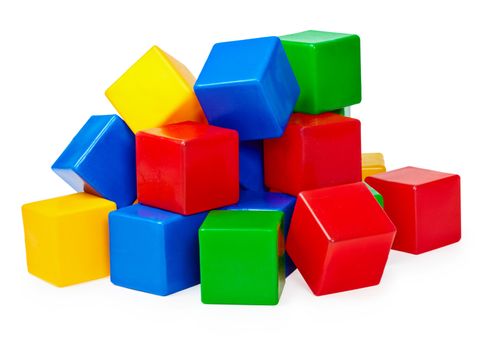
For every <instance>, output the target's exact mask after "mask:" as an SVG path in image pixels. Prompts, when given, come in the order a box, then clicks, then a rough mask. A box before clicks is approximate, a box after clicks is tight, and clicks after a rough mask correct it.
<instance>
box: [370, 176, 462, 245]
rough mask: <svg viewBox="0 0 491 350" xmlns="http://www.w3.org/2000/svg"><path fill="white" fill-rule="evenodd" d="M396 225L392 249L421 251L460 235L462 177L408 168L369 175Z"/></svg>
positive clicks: (456, 240)
mask: <svg viewBox="0 0 491 350" xmlns="http://www.w3.org/2000/svg"><path fill="white" fill-rule="evenodd" d="M366 182H367V183H368V184H369V185H370V186H372V187H373V188H375V189H376V190H377V191H378V192H380V194H382V196H383V197H384V202H385V210H386V212H387V214H388V215H389V217H390V218H391V219H392V221H393V222H394V224H395V225H396V227H397V235H396V238H395V241H394V245H393V246H392V248H393V249H396V250H401V251H404V252H408V253H412V254H421V253H424V252H427V251H430V250H433V249H437V248H440V247H443V246H446V245H449V244H452V243H455V242H458V241H459V240H460V237H461V219H460V177H459V176H458V175H452V174H446V173H441V172H437V171H432V170H426V169H420V168H414V167H406V168H402V169H397V170H393V171H389V172H387V173H381V174H377V175H374V176H370V177H367V178H366Z"/></svg>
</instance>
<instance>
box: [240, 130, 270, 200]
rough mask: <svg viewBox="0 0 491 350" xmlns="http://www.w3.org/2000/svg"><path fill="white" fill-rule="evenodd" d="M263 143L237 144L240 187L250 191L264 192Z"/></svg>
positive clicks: (242, 142)
mask: <svg viewBox="0 0 491 350" xmlns="http://www.w3.org/2000/svg"><path fill="white" fill-rule="evenodd" d="M263 164H264V153H263V141H262V140H259V141H241V142H240V143H239V171H240V187H241V188H243V189H246V190H252V191H265V190H266V187H265V186H264V166H263Z"/></svg>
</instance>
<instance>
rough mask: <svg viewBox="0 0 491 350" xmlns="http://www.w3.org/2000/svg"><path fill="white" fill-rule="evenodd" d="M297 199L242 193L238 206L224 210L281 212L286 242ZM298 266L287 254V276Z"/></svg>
mask: <svg viewBox="0 0 491 350" xmlns="http://www.w3.org/2000/svg"><path fill="white" fill-rule="evenodd" d="M295 202H296V198H295V197H292V196H289V195H287V194H283V193H275V192H254V191H244V190H243V191H240V199H239V202H238V203H237V204H233V205H229V206H227V207H224V208H222V210H281V211H282V212H283V213H284V216H283V219H284V222H283V232H284V234H285V242H286V238H287V236H288V229H289V228H290V222H291V219H292V214H293V208H294V207H295ZM295 269H296V266H295V264H294V263H293V261H292V259H291V258H290V256H289V255H288V254H285V275H286V276H289V275H290V274H291V273H292V272H293V271H295Z"/></svg>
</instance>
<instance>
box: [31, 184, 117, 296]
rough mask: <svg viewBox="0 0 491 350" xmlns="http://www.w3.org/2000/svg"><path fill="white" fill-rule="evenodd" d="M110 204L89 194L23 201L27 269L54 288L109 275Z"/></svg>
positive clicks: (113, 207)
mask: <svg viewBox="0 0 491 350" xmlns="http://www.w3.org/2000/svg"><path fill="white" fill-rule="evenodd" d="M114 209H116V205H115V204H114V203H113V202H110V201H107V200H105V199H103V198H99V197H97V196H93V195H90V194H87V193H76V194H72V195H69V196H64V197H58V198H53V199H48V200H44V201H40V202H34V203H29V204H26V205H24V206H23V207H22V217H23V222H24V232H25V243H26V257H27V267H28V271H29V272H30V273H31V274H33V275H34V276H37V277H39V278H41V279H43V280H45V281H47V282H49V283H51V284H54V285H56V286H58V287H64V286H68V285H73V284H77V283H81V282H86V281H90V280H94V279H98V278H102V277H106V276H108V275H109V253H108V228H107V226H108V225H107V215H108V214H109V212H110V211H112V210H114Z"/></svg>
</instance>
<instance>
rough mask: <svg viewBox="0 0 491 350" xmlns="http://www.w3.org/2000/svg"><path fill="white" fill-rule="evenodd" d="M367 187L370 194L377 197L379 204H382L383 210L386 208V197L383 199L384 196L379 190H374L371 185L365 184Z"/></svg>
mask: <svg viewBox="0 0 491 350" xmlns="http://www.w3.org/2000/svg"><path fill="white" fill-rule="evenodd" d="M365 185H366V186H367V188H368V189H369V190H370V193H371V194H372V195H373V196H374V197H375V199H376V200H377V202H378V204H380V206H381V207H382V208H383V207H384V197H382V195H381V194H380V193H378V192H377V190H376V189H375V188H373V187H372V186H370V185H369V184H367V183H365Z"/></svg>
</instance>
